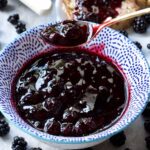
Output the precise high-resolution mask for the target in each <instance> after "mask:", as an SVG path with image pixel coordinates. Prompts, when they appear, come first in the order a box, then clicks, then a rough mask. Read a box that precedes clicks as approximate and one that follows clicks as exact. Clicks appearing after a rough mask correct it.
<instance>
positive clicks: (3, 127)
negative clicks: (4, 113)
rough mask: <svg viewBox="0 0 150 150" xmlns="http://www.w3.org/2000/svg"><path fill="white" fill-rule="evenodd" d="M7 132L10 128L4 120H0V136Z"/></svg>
mask: <svg viewBox="0 0 150 150" xmlns="http://www.w3.org/2000/svg"><path fill="white" fill-rule="evenodd" d="M9 131H10V127H9V124H8V123H7V122H6V120H4V119H2V120H0V136H5V135H6V134H7V133H8V132H9Z"/></svg>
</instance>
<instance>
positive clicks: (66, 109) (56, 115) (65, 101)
mask: <svg viewBox="0 0 150 150" xmlns="http://www.w3.org/2000/svg"><path fill="white" fill-rule="evenodd" d="M21 71H22V73H21V74H20V75H18V76H17V77H16V80H15V81H17V82H16V84H15V90H14V93H13V98H14V100H15V103H16V107H17V111H18V112H19V114H20V116H21V117H22V118H23V119H24V120H25V121H26V122H27V123H29V124H30V125H31V126H33V127H34V128H36V129H38V130H41V131H43V132H47V133H49V134H53V135H63V136H83V135H88V134H90V133H93V132H96V131H97V130H102V129H104V128H105V127H106V126H110V125H111V124H112V123H113V122H114V120H115V119H116V118H118V117H119V116H120V114H121V112H122V111H123V109H124V106H125V86H124V78H123V76H122V74H121V73H120V72H119V71H118V69H117V68H116V67H115V66H114V65H110V64H109V63H107V62H106V61H105V60H103V59H101V58H100V57H98V56H96V55H94V54H91V53H85V52H84V53H83V52H61V53H60V52H57V53H55V54H47V55H46V56H45V55H44V56H40V57H39V58H38V59H36V60H34V61H32V62H30V63H29V64H28V65H27V67H25V68H23V69H22V70H21Z"/></svg>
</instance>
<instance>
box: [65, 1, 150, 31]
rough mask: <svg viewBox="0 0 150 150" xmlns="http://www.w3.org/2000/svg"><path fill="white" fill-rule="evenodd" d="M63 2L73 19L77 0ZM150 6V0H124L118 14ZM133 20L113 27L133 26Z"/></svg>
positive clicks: (68, 14)
mask: <svg viewBox="0 0 150 150" xmlns="http://www.w3.org/2000/svg"><path fill="white" fill-rule="evenodd" d="M63 3H64V5H65V12H66V14H67V16H68V19H73V10H74V7H75V0H63ZM148 6H150V0H125V1H123V2H122V5H121V8H118V9H117V11H118V13H119V15H118V16H122V15H124V14H127V13H131V12H134V11H137V10H139V9H142V8H145V7H148ZM132 20H133V19H130V20H127V21H123V22H120V23H118V24H116V25H113V26H111V27H112V28H115V29H120V30H121V29H127V28H128V27H130V26H131V23H132Z"/></svg>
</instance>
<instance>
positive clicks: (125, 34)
mask: <svg viewBox="0 0 150 150" xmlns="http://www.w3.org/2000/svg"><path fill="white" fill-rule="evenodd" d="M119 32H120V33H121V34H123V35H124V36H126V37H128V32H127V31H125V30H120V31H119Z"/></svg>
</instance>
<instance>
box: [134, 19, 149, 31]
mask: <svg viewBox="0 0 150 150" xmlns="http://www.w3.org/2000/svg"><path fill="white" fill-rule="evenodd" d="M147 27H148V26H147V22H146V21H145V19H144V18H143V17H137V18H135V19H134V21H133V30H134V31H135V32H136V33H145V32H146V30H147Z"/></svg>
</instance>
